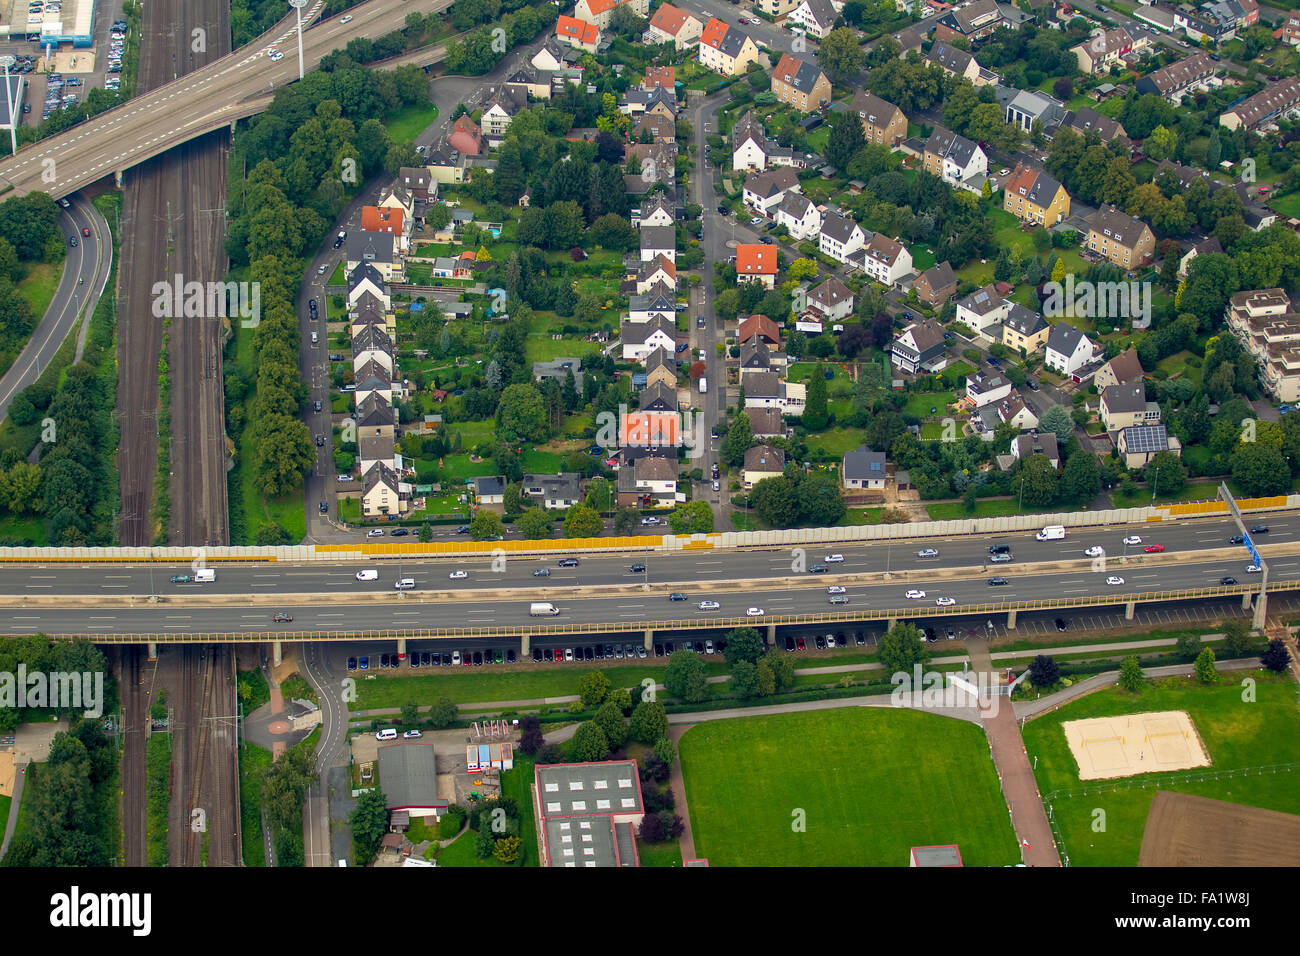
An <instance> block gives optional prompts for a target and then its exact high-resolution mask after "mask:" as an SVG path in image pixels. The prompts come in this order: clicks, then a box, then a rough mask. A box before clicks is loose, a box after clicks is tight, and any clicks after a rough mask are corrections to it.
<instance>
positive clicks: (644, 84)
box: [641, 4, 704, 91]
mask: <svg viewBox="0 0 1300 956" xmlns="http://www.w3.org/2000/svg"><path fill="white" fill-rule="evenodd" d="M664 6H667V4H665V5H664ZM659 9H660V10H662V9H664V7H660V8H659ZM657 12H658V11H656V13H657ZM696 22H698V21H696ZM651 25H652V26H653V25H654V21H653V20H651ZM703 28H704V25H703V24H701V25H700V29H703ZM696 39H697V40H698V39H699V37H698V36H697V37H696ZM656 87H659V88H662V89H665V90H669V91H673V90H676V89H677V67H675V66H647V67H646V68H645V77H644V78H643V79H642V80H641V88H642V89H646V90H653V89H655V88H656Z"/></svg>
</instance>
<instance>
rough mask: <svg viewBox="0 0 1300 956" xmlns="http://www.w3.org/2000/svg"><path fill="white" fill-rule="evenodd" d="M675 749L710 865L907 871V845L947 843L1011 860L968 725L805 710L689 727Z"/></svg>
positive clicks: (698, 841) (980, 748) (1000, 807)
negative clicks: (802, 823) (800, 819)
mask: <svg viewBox="0 0 1300 956" xmlns="http://www.w3.org/2000/svg"><path fill="white" fill-rule="evenodd" d="M680 753H681V760H682V772H683V774H684V778H685V781H686V794H687V801H688V803H689V804H690V813H691V827H692V830H693V833H694V836H695V850H696V853H697V854H698V855H699V856H702V857H707V858H708V860H709V864H710V865H711V866H907V865H908V862H909V851H910V849H911V848H912V847H914V846H933V845H936V844H950V843H955V844H957V845H958V847H959V848H960V850H961V855H962V861H963V862H964V863H965V864H966V865H967V866H1001V865H1005V864H1009V863H1018V862H1020V853H1019V851H1018V849H1017V847H1016V838H1015V833H1014V831H1013V830H1012V828H1011V819H1010V815H1009V813H1008V811H1007V807H1006V803H1005V802H1004V800H1003V798H1002V792H1001V790H1000V789H999V786H998V778H997V773H996V771H995V770H994V768H993V761H992V759H991V758H990V756H989V749H988V743H987V742H986V740H985V737H984V733H983V732H982V730H981V729H980V728H979V727H978V726H976V725H975V724H971V723H967V722H965V721H960V720H954V719H952V718H948V717H940V716H937V715H935V714H925V713H919V712H916V711H909V710H894V709H884V708H860V707H846V708H841V709H835V710H822V711H805V712H799V713H791V714H778V715H772V716H764V717H744V718H737V719H734V720H718V721H709V722H707V723H703V724H699V725H698V726H696V727H693V728H692V729H690V730H689V731H687V733H686V734H685V735H684V736H683V737H682V741H681V748H680ZM800 810H802V811H804V814H805V818H806V829H805V832H802V833H800V832H796V831H795V829H794V823H795V821H796V819H797V816H796V813H797V811H800Z"/></svg>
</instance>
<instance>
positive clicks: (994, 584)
mask: <svg viewBox="0 0 1300 956" xmlns="http://www.w3.org/2000/svg"><path fill="white" fill-rule="evenodd" d="M1010 583H1011V582H1010V581H1008V580H1007V579H1006V578H989V587H991V588H1000V587H1002V586H1003V585H1005V584H1010Z"/></svg>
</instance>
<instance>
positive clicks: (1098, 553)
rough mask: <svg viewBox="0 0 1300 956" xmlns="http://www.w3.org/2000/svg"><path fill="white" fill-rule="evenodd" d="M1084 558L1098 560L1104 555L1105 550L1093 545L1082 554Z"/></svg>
mask: <svg viewBox="0 0 1300 956" xmlns="http://www.w3.org/2000/svg"><path fill="white" fill-rule="evenodd" d="M1083 553H1084V555H1085V556H1086V557H1089V558H1100V557H1102V556H1104V555H1105V554H1106V549H1105V548H1103V547H1102V546H1101V545H1099V544H1094V545H1093V546H1092V547H1091V548H1089V549H1088V550H1087V551H1085V552H1083Z"/></svg>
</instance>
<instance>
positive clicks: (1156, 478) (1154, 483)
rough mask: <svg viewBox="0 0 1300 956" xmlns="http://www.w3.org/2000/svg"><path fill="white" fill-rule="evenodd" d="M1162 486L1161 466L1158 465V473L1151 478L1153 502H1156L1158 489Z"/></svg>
mask: <svg viewBox="0 0 1300 956" xmlns="http://www.w3.org/2000/svg"><path fill="white" fill-rule="evenodd" d="M1159 485H1160V466H1159V465H1156V473H1155V474H1154V475H1152V476H1151V500H1152V501H1155V500H1156V488H1157V487H1159Z"/></svg>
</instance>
